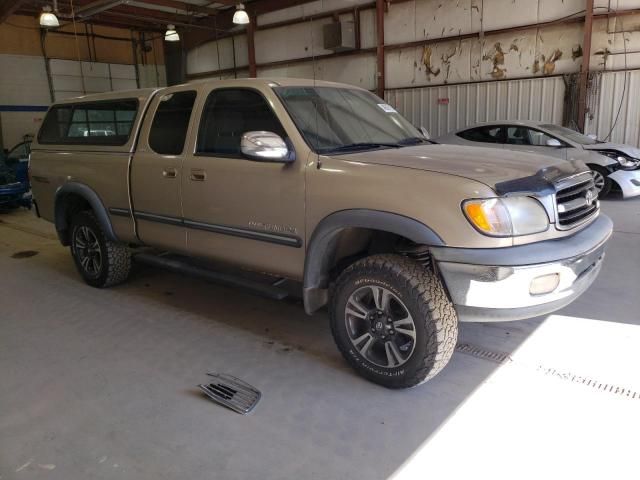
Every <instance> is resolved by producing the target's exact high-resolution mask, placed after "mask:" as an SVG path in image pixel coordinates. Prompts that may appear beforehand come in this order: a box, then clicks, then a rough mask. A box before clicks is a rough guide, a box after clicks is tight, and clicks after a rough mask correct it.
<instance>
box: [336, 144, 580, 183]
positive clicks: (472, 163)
mask: <svg viewBox="0 0 640 480" xmlns="http://www.w3.org/2000/svg"><path fill="white" fill-rule="evenodd" d="M335 158H337V159H343V160H348V161H354V162H361V163H369V164H376V165H388V166H392V167H403V168H412V169H416V170H424V171H430V172H437V173H445V174H449V175H457V176H459V177H465V178H469V179H472V180H476V181H479V182H482V183H484V184H485V185H488V186H490V187H492V188H493V187H494V186H495V185H496V184H498V183H502V182H508V181H511V180H517V179H520V178H523V177H531V176H534V175H536V174H537V173H539V172H540V171H541V170H548V171H553V173H552V174H551V175H547V177H551V178H549V180H553V179H554V178H559V177H562V176H567V175H571V174H573V173H576V172H577V171H579V170H581V167H582V166H583V164H582V163H581V162H573V161H570V162H568V161H566V160H561V159H558V158H554V157H547V156H544V155H536V154H532V153H523V152H516V151H512V150H502V149H497V148H484V147H482V148H480V147H464V146H458V145H432V144H431V145H418V146H414V147H403V148H398V149H394V148H389V149H381V150H373V151H367V152H358V153H350V154H344V155H339V156H336V157H335ZM549 167H553V168H549Z"/></svg>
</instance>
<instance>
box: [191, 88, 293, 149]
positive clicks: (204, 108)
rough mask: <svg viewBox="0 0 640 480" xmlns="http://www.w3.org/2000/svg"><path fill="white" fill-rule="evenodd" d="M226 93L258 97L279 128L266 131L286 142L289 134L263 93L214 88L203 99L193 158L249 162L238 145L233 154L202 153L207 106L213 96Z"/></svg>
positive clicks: (243, 89) (249, 90)
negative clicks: (239, 93)
mask: <svg viewBox="0 0 640 480" xmlns="http://www.w3.org/2000/svg"><path fill="white" fill-rule="evenodd" d="M228 91H242V92H251V93H254V94H256V95H258V96H259V97H260V98H261V99H262V101H263V102H264V105H265V107H266V108H267V110H268V111H269V112H270V113H271V115H273V118H274V120H275V121H276V122H277V124H278V125H279V128H280V131H273V130H268V131H271V132H272V133H275V134H277V135H281V136H282V138H283V139H284V140H285V141H287V138H288V137H289V134H288V133H287V131H286V129H285V128H284V125H283V124H282V122H281V121H280V118H279V117H278V114H277V113H276V112H275V110H274V109H273V107H272V105H271V102H270V101H269V99H267V97H266V96H265V95H264V93H263V92H261V91H260V90H258V89H256V88H251V87H222V88H215V89H213V90H211V91H210V92H208V93H207V98H206V99H205V101H204V104H203V106H202V111H201V112H200V118H199V120H198V130H197V137H196V142H195V149H194V155H195V156H201V157H219V158H235V159H241V160H249V159H248V158H247V157H245V156H244V155H242V152H240V148H239V147H240V145H238V151H237V152H234V153H229V152H209V151H204V150H203V149H202V146H203V138H204V135H205V134H206V119H207V112H208V111H209V106H210V104H211V102H212V99H213V98H214V96H215V95H217V94H219V93H223V92H228ZM247 131H250V130H247ZM244 133H246V132H242V134H244ZM242 134H241V135H242Z"/></svg>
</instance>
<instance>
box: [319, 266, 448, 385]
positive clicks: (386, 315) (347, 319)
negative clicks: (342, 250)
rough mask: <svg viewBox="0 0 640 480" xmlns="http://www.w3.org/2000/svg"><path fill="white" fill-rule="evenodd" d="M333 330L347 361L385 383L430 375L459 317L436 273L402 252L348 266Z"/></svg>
mask: <svg viewBox="0 0 640 480" xmlns="http://www.w3.org/2000/svg"><path fill="white" fill-rule="evenodd" d="M330 319H331V331H332V333H333V337H334V339H335V341H336V344H337V345H338V348H339V350H340V352H341V353H342V355H343V356H344V357H345V359H346V360H347V362H348V363H349V364H350V365H351V366H352V367H353V368H354V369H355V370H356V371H357V372H358V373H359V374H360V375H362V376H363V377H365V378H367V379H369V380H371V381H373V382H375V383H377V384H379V385H382V386H384V387H387V388H409V387H414V386H417V385H420V384H422V383H424V382H426V381H427V380H430V379H431V378H433V377H434V376H435V375H437V374H438V372H440V371H441V370H442V369H443V368H444V367H445V365H447V363H448V362H449V360H450V358H451V355H452V354H453V351H454V348H455V346H456V341H457V338H458V319H457V315H456V312H455V309H454V307H453V304H452V303H451V301H450V300H449V298H448V297H447V294H446V292H445V290H444V287H443V286H442V283H441V282H440V280H439V279H438V278H437V276H436V275H435V274H434V273H433V272H431V271H430V270H429V269H427V268H425V267H424V266H423V265H421V264H419V263H417V262H415V261H414V260H411V259H409V258H406V257H403V256H400V255H374V256H371V257H367V258H364V259H362V260H360V261H358V262H356V263H354V264H353V265H351V266H349V267H348V268H346V269H345V270H344V271H343V272H342V274H341V275H340V276H339V278H338V280H337V282H336V285H335V287H334V292H333V295H332V301H331V308H330Z"/></svg>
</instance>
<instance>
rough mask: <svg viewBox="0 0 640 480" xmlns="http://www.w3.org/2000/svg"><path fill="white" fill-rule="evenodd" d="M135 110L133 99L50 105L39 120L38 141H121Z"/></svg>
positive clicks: (80, 142) (108, 143)
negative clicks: (42, 118) (40, 121)
mask: <svg viewBox="0 0 640 480" xmlns="http://www.w3.org/2000/svg"><path fill="white" fill-rule="evenodd" d="M137 112H138V101H137V100H116V101H102V102H89V103H73V104H68V105H56V106H54V107H52V108H51V109H50V110H49V112H48V113H47V116H46V117H45V119H44V122H42V128H40V133H39V134H38V141H39V143H42V144H74V145H75V144H77V145H124V144H125V143H127V142H128V141H129V136H130V135H131V129H132V128H133V121H134V120H135V118H136V114H137Z"/></svg>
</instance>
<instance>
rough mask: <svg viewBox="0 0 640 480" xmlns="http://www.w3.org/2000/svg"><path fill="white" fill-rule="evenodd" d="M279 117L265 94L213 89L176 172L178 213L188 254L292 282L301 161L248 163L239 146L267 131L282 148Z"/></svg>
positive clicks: (298, 269)
mask: <svg viewBox="0 0 640 480" xmlns="http://www.w3.org/2000/svg"><path fill="white" fill-rule="evenodd" d="M276 105H277V106H279V108H280V114H281V115H286V113H284V110H283V108H282V106H280V102H279V100H278V98H277V97H276V96H275V94H274V92H273V91H272V90H271V89H269V88H261V89H258V88H239V87H231V88H217V89H214V90H211V91H209V92H208V96H207V99H206V101H205V102H204V105H203V106H202V111H201V113H200V125H199V129H198V138H197V141H196V142H195V148H194V149H192V150H191V151H192V152H194V153H190V154H189V155H188V156H186V157H185V160H184V164H183V172H184V173H183V175H182V178H181V183H182V207H183V210H184V225H185V227H186V232H187V249H188V252H189V254H191V255H194V256H198V257H203V258H209V259H212V260H220V261H223V262H226V263H231V264H233V265H236V266H240V267H246V268H250V269H252V270H256V269H257V270H260V271H263V272H269V273H276V274H280V275H283V276H286V277H289V278H300V277H301V275H302V271H303V266H304V243H303V242H304V234H305V230H304V226H305V222H304V219H305V176H304V171H305V160H306V159H305V158H297V159H296V160H295V161H294V162H292V163H275V162H267V161H255V160H250V159H248V158H246V157H244V156H243V155H242V152H241V150H240V141H241V138H242V135H243V134H244V133H246V132H249V131H268V132H273V133H276V134H278V135H279V136H280V137H282V138H283V139H285V141H287V143H288V145H289V146H290V147H289V148H290V149H293V143H292V142H291V140H290V136H291V133H292V132H287V131H286V130H285V128H284V127H283V125H282V123H281V122H280V120H279V118H278V116H277V115H276V113H275V111H274V109H275V108H276V107H275V106H276Z"/></svg>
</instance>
